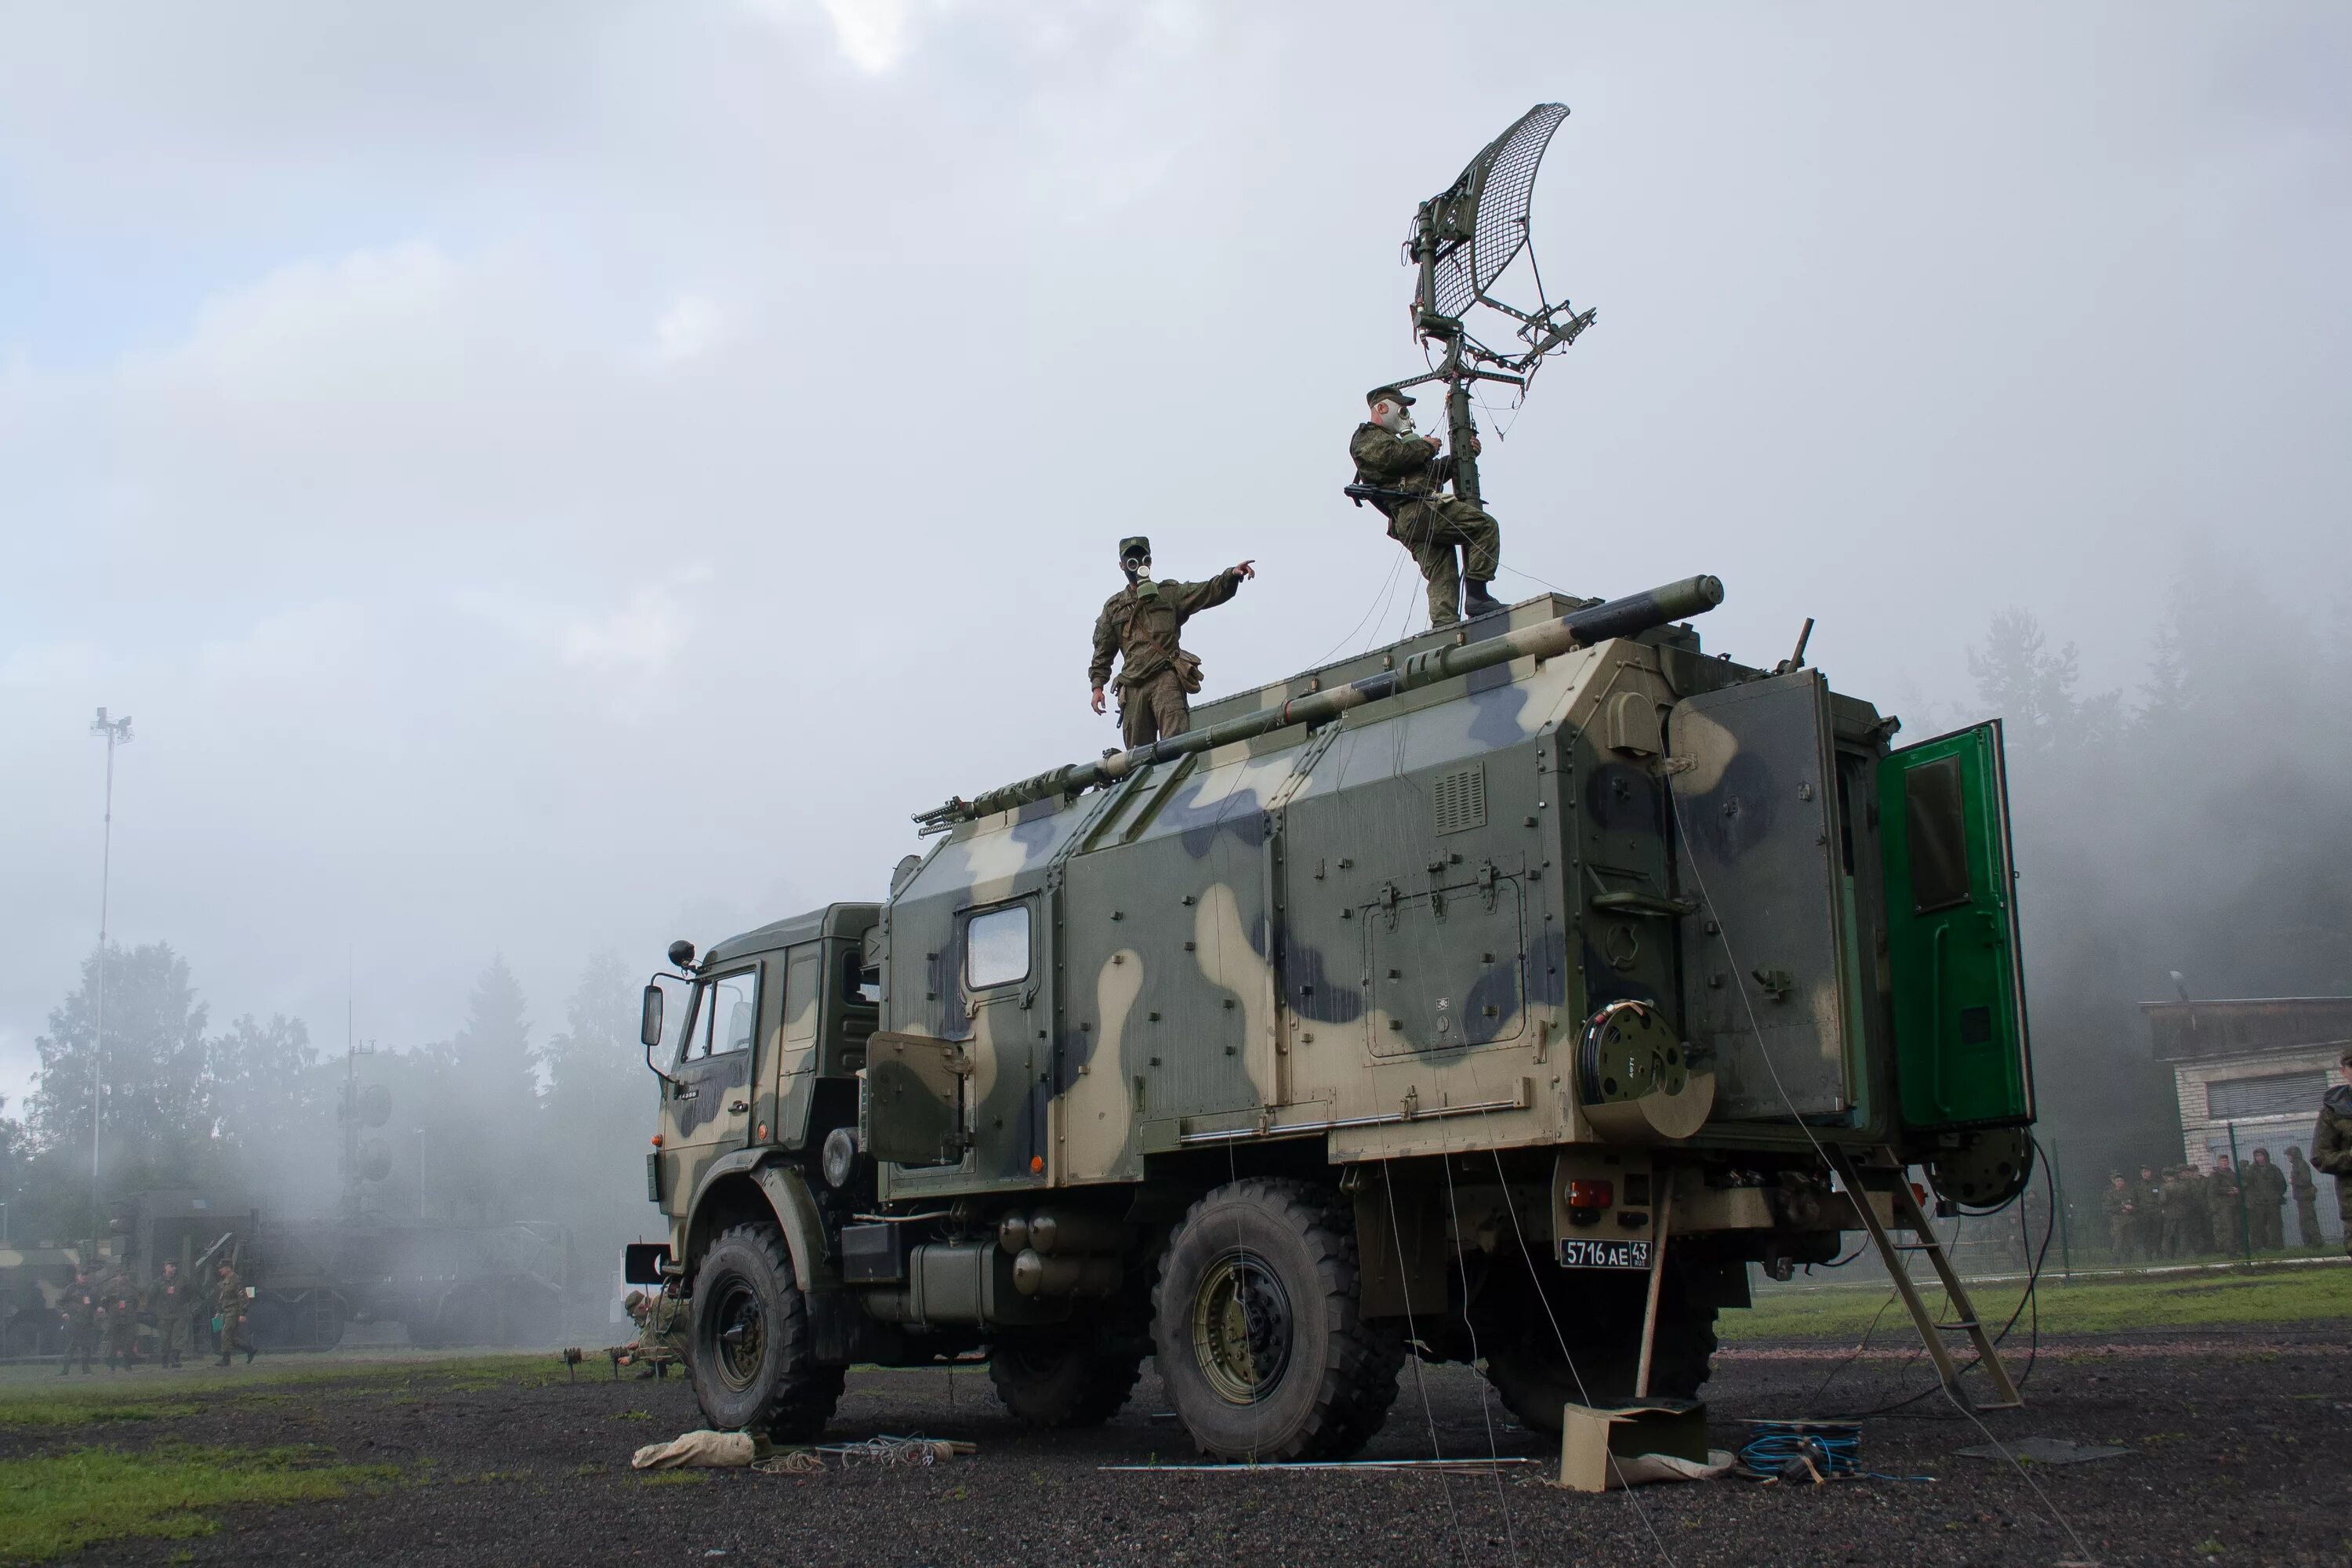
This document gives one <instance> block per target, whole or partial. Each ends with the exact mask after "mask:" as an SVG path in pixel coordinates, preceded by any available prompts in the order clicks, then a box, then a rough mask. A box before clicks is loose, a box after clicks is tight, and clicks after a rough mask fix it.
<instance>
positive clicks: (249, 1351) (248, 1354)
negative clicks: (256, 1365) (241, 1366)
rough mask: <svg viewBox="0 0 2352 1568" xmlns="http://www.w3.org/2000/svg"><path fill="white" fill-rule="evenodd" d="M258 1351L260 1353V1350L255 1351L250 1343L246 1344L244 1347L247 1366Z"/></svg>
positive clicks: (251, 1362)
mask: <svg viewBox="0 0 2352 1568" xmlns="http://www.w3.org/2000/svg"><path fill="white" fill-rule="evenodd" d="M259 1353H260V1352H258V1351H257V1350H256V1349H255V1348H254V1347H253V1346H251V1345H247V1346H246V1347H245V1364H246V1365H247V1366H251V1365H252V1364H253V1358H254V1357H255V1356H256V1355H257V1354H259Z"/></svg>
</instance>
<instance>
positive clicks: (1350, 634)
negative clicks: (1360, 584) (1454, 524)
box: [1308, 561, 1400, 668]
mask: <svg viewBox="0 0 2352 1568" xmlns="http://www.w3.org/2000/svg"><path fill="white" fill-rule="evenodd" d="M1399 564H1400V563H1398V562H1394V561H1391V562H1390V563H1389V574H1388V581H1387V582H1384V583H1382V584H1381V586H1380V587H1379V588H1376V589H1374V590H1373V592H1372V602H1371V604H1370V605H1367V606H1366V607H1365V610H1364V613H1363V615H1362V616H1360V618H1359V619H1358V620H1357V622H1356V624H1355V625H1354V626H1349V628H1348V630H1347V634H1346V635H1345V636H1344V637H1340V639H1339V641H1338V642H1335V643H1333V644H1332V645H1331V651H1330V652H1329V653H1327V654H1325V655H1324V656H1323V657H1322V658H1318V659H1317V660H1316V661H1315V663H1314V665H1312V666H1309V667H1308V668H1319V667H1320V666H1323V665H1327V664H1328V663H1330V662H1331V660H1332V658H1334V657H1335V656H1336V655H1337V654H1338V653H1339V650H1340V649H1341V648H1344V647H1347V646H1348V645H1349V643H1351V642H1353V641H1355V640H1356V634H1357V633H1358V632H1360V631H1362V630H1363V629H1364V623H1365V622H1366V621H1369V620H1370V619H1371V618H1372V616H1374V615H1375V614H1376V613H1378V611H1379V610H1380V608H1381V606H1382V605H1386V604H1387V603H1388V595H1389V591H1390V587H1391V584H1394V583H1395V582H1396V574H1397V567H1398V565H1399Z"/></svg>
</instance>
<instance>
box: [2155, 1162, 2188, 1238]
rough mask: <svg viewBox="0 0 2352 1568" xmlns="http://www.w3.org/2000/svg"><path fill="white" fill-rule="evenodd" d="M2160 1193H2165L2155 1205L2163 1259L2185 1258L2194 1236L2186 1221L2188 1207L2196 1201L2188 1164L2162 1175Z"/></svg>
mask: <svg viewBox="0 0 2352 1568" xmlns="http://www.w3.org/2000/svg"><path fill="white" fill-rule="evenodd" d="M2163 1192H2164V1196H2163V1198H2162V1200H2161V1201H2160V1202H2159V1203H2158V1205H2157V1210H2158V1213H2157V1218H2158V1226H2160V1232H2161V1234H2160V1235H2159V1237H2158V1239H2159V1240H2160V1241H2161V1242H2162V1244H2163V1245H2162V1248H2161V1251H2162V1255H2163V1256H2164V1257H2166V1258H2186V1257H2188V1256H2189V1252H2190V1250H2191V1244H2192V1243H2194V1242H2195V1240H2196V1239H2197V1237H2196V1233H2195V1232H2194V1231H2193V1230H2191V1229H2190V1228H2189V1207H2190V1205H2192V1204H2194V1203H2195V1202H2196V1201H2197V1192H2196V1189H2195V1188H2194V1187H2192V1186H2191V1185H2190V1184H2189V1169H2188V1167H2187V1166H2185V1165H2184V1166H2182V1167H2180V1168H2179V1169H2178V1170H2176V1171H2174V1172H2172V1173H2170V1174H2168V1175H2167V1176H2166V1177H2165V1178H2164V1188H2163Z"/></svg>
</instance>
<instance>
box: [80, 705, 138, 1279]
mask: <svg viewBox="0 0 2352 1568" xmlns="http://www.w3.org/2000/svg"><path fill="white" fill-rule="evenodd" d="M89 732H90V733H91V734H93V735H103V736H105V737H106V831H105V837H104V838H103V840H102V844H103V847H102V848H101V849H100V853H99V862H98V997H97V1001H96V1003H95V1005H93V1007H92V1009H91V1019H90V1029H89V1058H90V1061H89V1225H90V1240H91V1243H92V1245H93V1246H94V1245H95V1244H96V1242H97V1239H98V1222H99V1181H98V1137H99V1127H100V1122H101V1121H102V1119H103V1114H104V1113H103V1110H102V1108H103V1106H104V1105H105V1102H106V918H107V899H108V895H109V893H110V891H111V889H112V887H113V882H114V748H115V747H117V746H127V745H129V744H130V743H131V715H130V714H128V713H125V714H124V715H123V716H122V717H121V718H120V719H109V718H108V717H107V716H106V710H105V709H103V708H101V709H100V710H98V717H97V718H95V719H93V720H91V721H89Z"/></svg>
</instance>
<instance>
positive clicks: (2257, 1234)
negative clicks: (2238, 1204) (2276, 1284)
mask: <svg viewBox="0 0 2352 1568" xmlns="http://www.w3.org/2000/svg"><path fill="white" fill-rule="evenodd" d="M2239 1179H2240V1180H2241V1181H2242V1182H2243V1183H2244V1184H2245V1188H2246V1215H2247V1219H2248V1222H2249V1223H2250V1224H2251V1226H2252V1229H2253V1237H2254V1250H2255V1251H2257V1252H2278V1251H2282V1250H2284V1248H2285V1247H2286V1213H2285V1210H2286V1173H2285V1172H2284V1171H2282V1170H2280V1169H2279V1168H2278V1167H2277V1166H2276V1165H2273V1164H2272V1163H2271V1162H2270V1151H2269V1150H2267V1149H2257V1150H2255V1151H2254V1163H2252V1164H2251V1165H2248V1166H2247V1167H2246V1169H2245V1173H2244V1174H2243V1175H2242V1176H2241V1177H2240V1178H2239Z"/></svg>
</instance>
